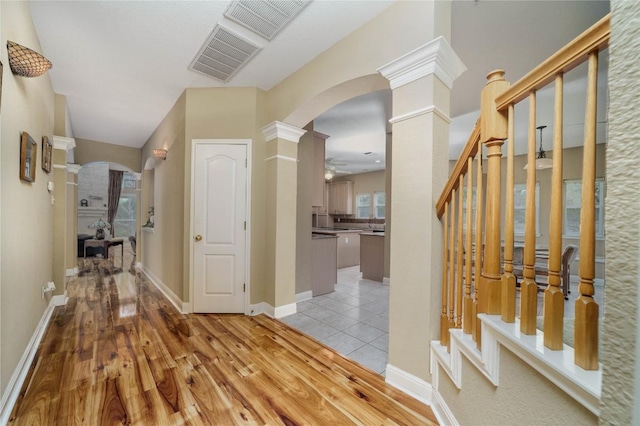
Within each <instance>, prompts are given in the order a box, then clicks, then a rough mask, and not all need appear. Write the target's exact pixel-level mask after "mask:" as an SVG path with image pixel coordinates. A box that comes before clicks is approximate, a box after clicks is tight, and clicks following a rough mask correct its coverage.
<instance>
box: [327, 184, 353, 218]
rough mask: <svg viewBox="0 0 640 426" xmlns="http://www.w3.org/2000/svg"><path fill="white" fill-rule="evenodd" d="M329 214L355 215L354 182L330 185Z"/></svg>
mask: <svg viewBox="0 0 640 426" xmlns="http://www.w3.org/2000/svg"><path fill="white" fill-rule="evenodd" d="M329 214H345V215H346V214H353V182H351V181H342V182H335V183H332V184H331V185H330V187H329Z"/></svg>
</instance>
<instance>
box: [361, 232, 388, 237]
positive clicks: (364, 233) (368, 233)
mask: <svg viewBox="0 0 640 426" xmlns="http://www.w3.org/2000/svg"><path fill="white" fill-rule="evenodd" d="M360 235H370V236H372V237H384V232H373V231H365V232H361V233H360Z"/></svg>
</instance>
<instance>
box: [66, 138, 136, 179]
mask: <svg viewBox="0 0 640 426" xmlns="http://www.w3.org/2000/svg"><path fill="white" fill-rule="evenodd" d="M75 141H76V148H75V162H76V164H87V163H92V162H94V161H107V162H110V163H116V164H122V165H123V166H126V167H128V168H130V169H131V170H133V171H134V172H140V170H142V169H141V167H140V165H141V164H142V163H141V162H142V160H141V154H142V152H141V150H140V148H132V147H129V146H123V145H116V144H111V143H105V142H98V141H92V140H89V139H81V138H76V139H75Z"/></svg>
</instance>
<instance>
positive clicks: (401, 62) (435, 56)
mask: <svg viewBox="0 0 640 426" xmlns="http://www.w3.org/2000/svg"><path fill="white" fill-rule="evenodd" d="M466 70H467V67H466V66H465V65H464V63H462V60H461V59H460V58H459V57H458V55H456V52H454V50H453V49H452V48H451V46H450V45H449V43H448V42H447V40H446V39H445V38H444V37H442V36H440V37H438V38H436V39H434V40H432V41H430V42H429V43H427V44H424V45H422V46H420V47H418V48H417V49H414V50H412V51H411V52H409V53H407V54H406V55H403V56H401V57H399V58H398V59H395V60H393V61H391V62H389V63H388V64H386V65H383V66H382V67H380V68H378V70H377V71H378V72H379V73H380V74H382V75H383V76H384V77H385V78H386V79H388V80H389V82H390V83H391V89H396V88H398V87H400V86H404V85H405V84H408V83H411V82H412V81H415V80H418V79H420V78H422V77H425V76H427V75H430V74H435V75H436V77H438V79H440V81H442V82H443V83H444V84H445V85H446V86H447V87H448V88H449V89H450V90H451V88H452V87H453V81H454V80H455V79H456V78H458V77H459V76H460V74H462V73H463V72H465V71H466Z"/></svg>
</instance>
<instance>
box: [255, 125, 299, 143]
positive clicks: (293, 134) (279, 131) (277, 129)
mask: <svg viewBox="0 0 640 426" xmlns="http://www.w3.org/2000/svg"><path fill="white" fill-rule="evenodd" d="M262 133H263V134H264V137H265V139H266V141H267V142H270V141H272V140H274V139H284V140H286V141H290V142H293V143H298V142H300V137H302V135H304V134H305V133H307V131H306V130H304V129H301V128H299V127H296V126H292V125H291V124H287V123H283V122H281V121H274V122H272V123H270V124H267V125H266V126H264V127H263V128H262Z"/></svg>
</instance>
